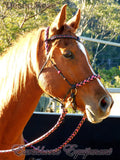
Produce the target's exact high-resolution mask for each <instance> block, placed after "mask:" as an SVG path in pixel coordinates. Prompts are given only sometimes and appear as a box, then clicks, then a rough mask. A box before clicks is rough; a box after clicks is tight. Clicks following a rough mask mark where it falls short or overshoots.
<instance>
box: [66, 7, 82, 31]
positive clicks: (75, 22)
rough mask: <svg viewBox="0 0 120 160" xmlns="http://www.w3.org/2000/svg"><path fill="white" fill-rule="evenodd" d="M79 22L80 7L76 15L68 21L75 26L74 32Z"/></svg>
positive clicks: (71, 25)
mask: <svg viewBox="0 0 120 160" xmlns="http://www.w3.org/2000/svg"><path fill="white" fill-rule="evenodd" d="M79 23H80V9H79V10H78V12H77V13H76V15H75V16H74V17H73V18H71V19H70V20H69V21H68V22H67V24H68V25H69V26H70V27H72V28H73V32H76V30H77V29H78V26H79Z"/></svg>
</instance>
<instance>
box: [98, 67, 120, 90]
mask: <svg viewBox="0 0 120 160" xmlns="http://www.w3.org/2000/svg"><path fill="white" fill-rule="evenodd" d="M98 73H99V74H100V75H101V77H102V80H101V81H102V83H103V84H104V85H105V87H107V88H120V69H119V68H116V67H112V68H111V69H109V70H106V69H105V68H103V69H102V70H100V69H98Z"/></svg>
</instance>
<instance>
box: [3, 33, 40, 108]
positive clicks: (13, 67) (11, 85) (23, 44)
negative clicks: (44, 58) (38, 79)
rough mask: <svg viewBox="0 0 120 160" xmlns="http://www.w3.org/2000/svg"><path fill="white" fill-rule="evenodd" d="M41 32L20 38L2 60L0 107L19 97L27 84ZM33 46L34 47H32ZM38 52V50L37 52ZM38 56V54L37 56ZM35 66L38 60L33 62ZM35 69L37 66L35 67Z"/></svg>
mask: <svg viewBox="0 0 120 160" xmlns="http://www.w3.org/2000/svg"><path fill="white" fill-rule="evenodd" d="M39 32H40V31H33V32H31V33H28V34H27V35H25V36H24V37H20V38H19V39H18V42H17V43H16V44H14V46H12V47H11V48H9V49H8V51H7V52H6V53H5V54H4V55H3V56H1V58H0V107H2V106H5V105H7V103H8V102H9V100H10V98H11V96H12V95H14V97H17V95H16V94H17V93H18V91H20V90H21V88H22V87H24V85H25V83H26V74H27V73H28V70H29V71H30V67H31V61H30V59H31V56H32V55H31V51H32V50H33V38H34V49H35V47H36V46H37V41H38V39H37V34H39ZM31 44H32V45H31ZM35 51H36V50H35ZM35 51H34V52H35ZM35 55H36V54H35ZM32 63H33V65H34V63H36V60H35V59H34V61H33V62H32ZM34 66H35V68H37V67H36V64H35V65H34ZM6 97H7V98H6Z"/></svg>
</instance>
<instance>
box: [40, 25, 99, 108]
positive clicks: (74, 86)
mask: <svg viewBox="0 0 120 160" xmlns="http://www.w3.org/2000/svg"><path fill="white" fill-rule="evenodd" d="M48 36H49V27H47V29H46V31H45V50H46V51H45V52H46V56H47V60H46V62H45V63H44V65H43V66H42V68H41V70H40V72H39V75H38V78H39V76H40V74H41V72H42V71H43V69H44V67H45V65H46V64H47V62H48V60H50V62H51V63H52V65H53V66H54V68H55V69H56V71H57V73H58V74H59V75H60V76H62V78H63V79H64V80H65V81H66V82H67V83H68V84H69V86H70V89H69V90H68V91H67V93H66V95H65V97H64V98H63V102H64V101H65V99H66V98H67V97H68V95H69V93H71V95H70V97H69V100H70V102H71V103H72V104H73V108H74V105H75V95H76V94H77V88H78V87H81V86H83V85H85V84H86V83H88V82H90V81H92V80H94V79H97V78H99V79H100V78H101V77H100V75H97V74H95V75H91V76H90V77H88V78H87V79H85V80H83V81H81V82H78V83H75V84H71V83H70V81H69V80H68V79H67V78H66V77H65V76H64V74H63V73H62V72H61V71H60V70H59V68H58V67H57V66H56V65H55V64H54V62H53V61H52V60H51V59H50V55H49V45H48V43H49V42H50V41H54V40H56V39H74V40H76V41H78V42H80V43H81V41H80V38H79V37H75V36H71V35H54V36H52V37H50V38H48ZM74 109H75V108H74Z"/></svg>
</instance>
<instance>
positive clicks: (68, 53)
mask: <svg viewBox="0 0 120 160" xmlns="http://www.w3.org/2000/svg"><path fill="white" fill-rule="evenodd" d="M63 56H64V57H65V58H70V59H73V58H74V56H73V53H72V52H71V51H66V52H65V53H64V54H63Z"/></svg>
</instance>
